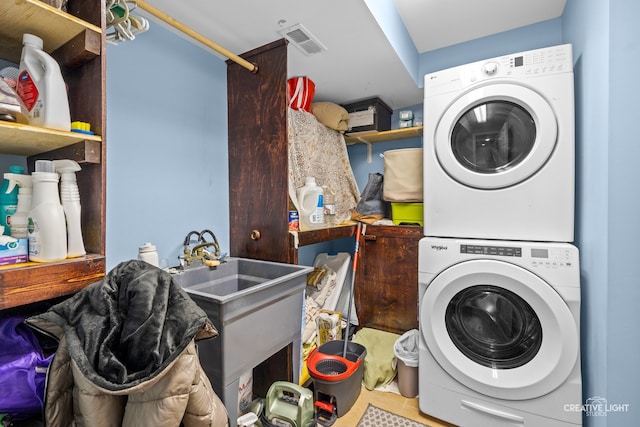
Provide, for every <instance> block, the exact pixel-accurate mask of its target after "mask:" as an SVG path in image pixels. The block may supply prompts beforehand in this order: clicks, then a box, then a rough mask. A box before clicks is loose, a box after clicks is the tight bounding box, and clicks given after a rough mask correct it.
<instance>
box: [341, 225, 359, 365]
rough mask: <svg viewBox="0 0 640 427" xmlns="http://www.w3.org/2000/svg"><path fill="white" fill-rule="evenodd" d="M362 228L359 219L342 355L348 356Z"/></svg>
mask: <svg viewBox="0 0 640 427" xmlns="http://www.w3.org/2000/svg"><path fill="white" fill-rule="evenodd" d="M361 229H362V223H361V222H359V221H358V226H357V227H356V246H355V248H354V250H353V264H352V267H351V289H350V290H349V308H347V329H346V331H345V337H344V348H343V350H342V357H343V358H345V359H346V358H347V341H348V340H349V323H350V322H351V306H352V305H353V288H354V283H355V280H356V269H357V268H358V252H359V250H360V231H361Z"/></svg>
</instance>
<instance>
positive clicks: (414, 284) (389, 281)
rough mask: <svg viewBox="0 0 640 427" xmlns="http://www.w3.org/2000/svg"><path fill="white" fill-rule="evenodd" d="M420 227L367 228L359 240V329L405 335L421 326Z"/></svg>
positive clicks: (357, 287) (356, 285)
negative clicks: (419, 291)
mask: <svg viewBox="0 0 640 427" xmlns="http://www.w3.org/2000/svg"><path fill="white" fill-rule="evenodd" d="M422 237H424V236H423V231H422V227H419V226H376V225H368V226H367V227H366V230H365V234H364V235H363V236H361V239H360V253H359V257H360V258H359V261H358V270H357V272H356V281H355V295H354V298H355V304H356V312H357V313H358V321H359V324H360V325H359V326H360V327H368V328H374V329H381V330H384V331H388V332H393V333H397V334H402V333H404V332H406V331H408V330H410V329H416V328H417V327H418V242H419V241H420V239H421V238H422Z"/></svg>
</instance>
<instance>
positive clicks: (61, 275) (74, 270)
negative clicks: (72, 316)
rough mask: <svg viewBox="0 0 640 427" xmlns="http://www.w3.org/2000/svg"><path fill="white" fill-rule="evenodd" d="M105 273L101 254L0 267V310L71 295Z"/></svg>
mask: <svg viewBox="0 0 640 427" xmlns="http://www.w3.org/2000/svg"><path fill="white" fill-rule="evenodd" d="M104 274H105V257H104V256H102V255H95V254H92V255H86V256H84V257H81V258H72V259H67V260H64V261H59V262H52V263H46V264H45V263H36V262H26V263H22V264H14V265H7V266H2V267H0V310H4V309H7V308H11V307H17V306H20V305H25V304H30V303H33V302H39V301H45V300H49V299H52V298H57V297H61V296H66V295H71V294H73V293H75V292H78V291H79V290H81V289H82V288H84V287H86V286H87V285H90V284H91V283H93V282H97V281H98V280H100V279H101V278H102V277H103V276H104Z"/></svg>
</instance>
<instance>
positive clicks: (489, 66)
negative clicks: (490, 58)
mask: <svg viewBox="0 0 640 427" xmlns="http://www.w3.org/2000/svg"><path fill="white" fill-rule="evenodd" d="M482 72H483V73H484V74H485V75H487V76H493V75H494V74H495V73H497V72H498V64H497V63H495V62H487V63H486V64H484V66H483V67H482Z"/></svg>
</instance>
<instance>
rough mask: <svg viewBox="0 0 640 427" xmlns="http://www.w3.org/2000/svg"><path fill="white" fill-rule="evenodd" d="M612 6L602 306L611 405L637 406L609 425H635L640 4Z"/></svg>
mask: <svg viewBox="0 0 640 427" xmlns="http://www.w3.org/2000/svg"><path fill="white" fill-rule="evenodd" d="M574 1H575V0H574ZM609 4H610V10H609V17H610V19H609V22H610V28H609V42H610V43H609V60H608V66H609V70H610V71H609V100H610V103H609V129H608V142H609V144H608V148H609V177H608V178H609V179H608V187H609V194H608V206H609V212H608V219H609V222H608V224H609V233H608V239H607V247H608V250H609V254H608V255H609V256H608V271H607V282H608V292H609V297H608V300H607V306H602V309H603V310H604V311H605V312H606V313H608V322H607V331H606V336H607V346H606V351H607V364H606V368H605V369H606V370H607V372H608V376H607V383H608V387H607V397H608V399H609V402H611V403H628V404H630V405H631V407H630V409H629V412H630V413H611V414H609V416H608V418H609V425H610V426H614V425H615V426H622V425H624V426H631V424H632V423H633V424H635V425H638V419H640V390H639V388H638V383H639V382H640V369H638V367H637V363H638V354H639V353H640V328H638V324H639V323H640V322H639V321H638V303H639V302H640V262H638V261H639V257H638V255H639V254H640V250H638V243H637V239H638V237H640V221H638V212H640V191H639V190H638V187H637V185H638V183H640V168H638V164H637V162H638V159H640V143H639V140H638V136H637V135H638V113H637V104H638V99H640V84H639V83H638V76H637V72H636V70H637V69H638V66H640V27H639V26H638V17H640V2H638V1H637V0H615V1H610V2H609ZM593 143H597V141H593ZM596 165H597V163H596V164H594V165H592V166H593V167H595V166H596Z"/></svg>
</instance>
